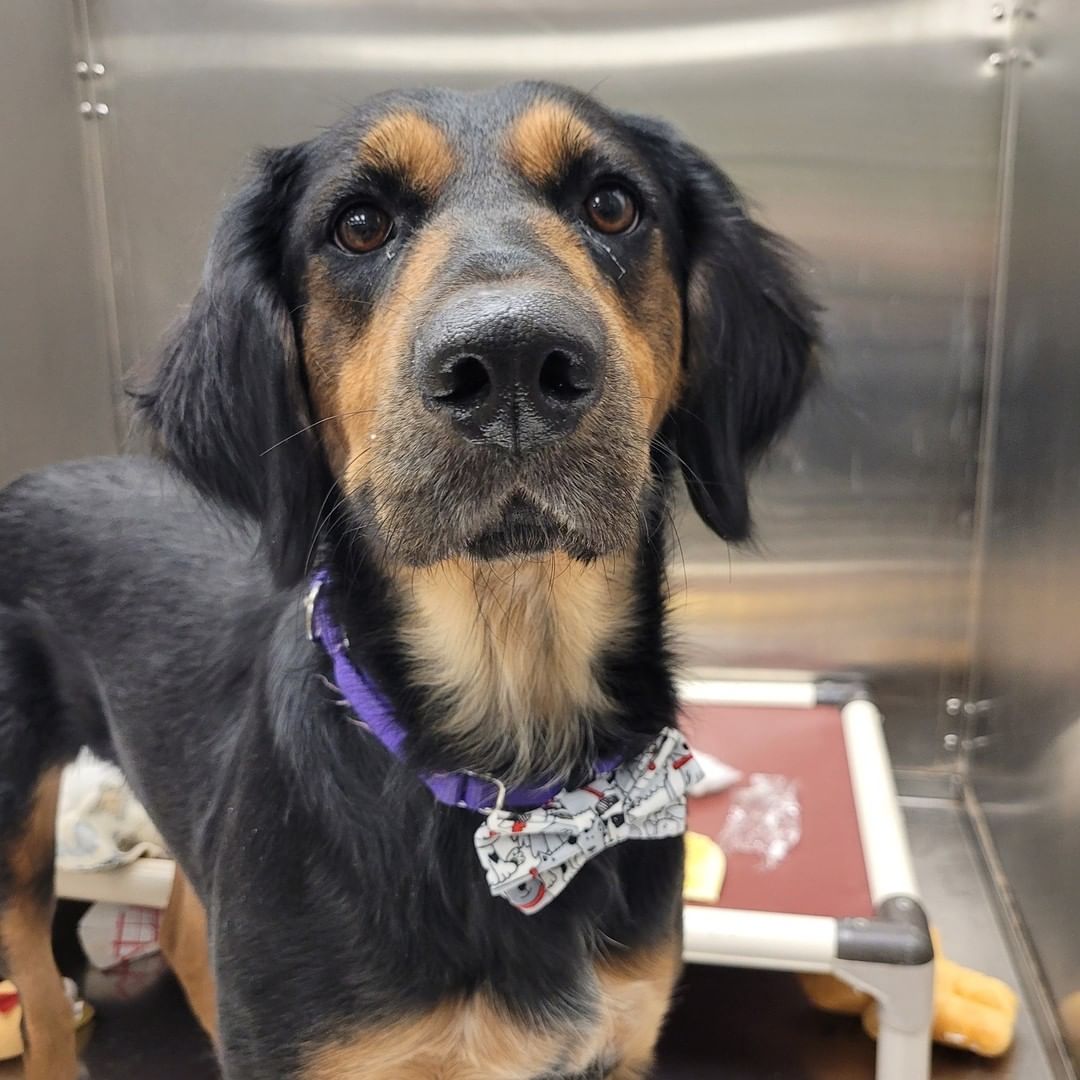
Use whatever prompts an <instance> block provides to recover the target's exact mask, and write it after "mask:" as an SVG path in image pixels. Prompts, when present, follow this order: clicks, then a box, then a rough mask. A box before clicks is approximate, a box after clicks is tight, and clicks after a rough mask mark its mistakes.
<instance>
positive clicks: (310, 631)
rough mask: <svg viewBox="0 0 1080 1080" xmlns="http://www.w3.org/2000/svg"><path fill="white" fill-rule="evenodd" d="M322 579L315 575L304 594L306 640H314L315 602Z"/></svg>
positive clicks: (320, 589) (320, 590) (320, 588)
mask: <svg viewBox="0 0 1080 1080" xmlns="http://www.w3.org/2000/svg"><path fill="white" fill-rule="evenodd" d="M322 587H323V581H322V579H321V578H320V577H316V578H315V579H314V580H313V581H312V583H311V587H310V588H309V589H308V591H307V593H306V594H305V595H304V628H305V629H306V631H307V639H308V641H312V642H314V641H315V640H316V634H315V602H316V601H317V600H318V599H319V593H320V592H322Z"/></svg>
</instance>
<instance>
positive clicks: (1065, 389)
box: [972, 0, 1080, 1064]
mask: <svg viewBox="0 0 1080 1080" xmlns="http://www.w3.org/2000/svg"><path fill="white" fill-rule="evenodd" d="M1029 6H1030V5H1029ZM1030 7H1031V11H1032V14H1033V17H1029V18H1025V19H1023V20H1021V21H1020V22H1018V24H1017V26H1018V30H1019V33H1018V37H1017V40H1016V42H1015V48H1017V49H1018V50H1020V52H1019V56H1020V60H1021V63H1020V64H1018V65H1015V66H1014V68H1013V70H1012V72H1011V73H1010V79H1011V80H1012V82H1013V90H1014V93H1015V104H1016V113H1015V124H1014V125H1013V128H1014V137H1015V154H1014V155H1013V158H1014V160H1015V183H1014V185H1013V198H1012V214H1011V228H1009V229H1008V230H1007V232H1006V238H1007V240H1008V244H1009V249H1008V251H1009V254H1008V258H1007V261H1006V263H1005V270H1006V272H1007V273H1006V275H1005V276H1006V280H1007V292H1006V295H1005V297H1004V300H1005V302H1004V305H1003V315H1004V331H1005V332H1004V337H1003V346H1004V348H1003V351H1002V357H1001V370H1000V384H999V386H997V387H995V390H996V393H995V394H994V396H993V400H994V401H995V402H996V404H997V410H996V411H997V417H996V423H995V424H994V443H995V453H993V455H992V456H991V459H990V462H991V468H990V471H989V473H988V477H987V478H988V480H989V482H990V483H989V491H988V494H989V495H990V496H991V499H990V502H989V506H990V508H991V512H990V514H989V515H988V518H987V522H986V525H987V529H986V532H987V547H986V560H985V572H984V574H983V579H982V590H983V603H982V618H981V621H980V638H979V649H978V655H977V665H976V674H977V680H976V697H977V698H978V699H980V700H981V702H982V705H981V708H980V709H979V713H978V717H977V728H976V730H975V731H974V732H973V734H974V735H975V737H976V743H975V747H974V750H973V753H974V758H973V762H972V774H973V779H974V785H975V790H976V792H977V794H978V796H979V799H980V800H981V803H982V807H983V810H984V812H985V815H986V820H987V823H988V825H989V828H990V832H991V834H992V837H993V841H994V844H995V846H996V848H997V851H998V853H999V855H1000V859H1001V863H1002V865H1003V867H1004V870H1005V872H1006V875H1007V878H1008V881H1009V886H1010V888H1011V890H1012V892H1013V895H1014V896H1015V898H1016V901H1017V905H1018V907H1019V910H1020V913H1021V915H1022V916H1023V919H1024V922H1025V924H1026V926H1027V928H1028V931H1029V933H1030V934H1031V936H1032V938H1033V940H1034V944H1035V946H1036V951H1037V953H1038V955H1039V957H1040V960H1041V962H1042V965H1043V969H1044V973H1045V975H1046V976H1047V980H1048V982H1049V985H1050V987H1051V990H1052V993H1053V996H1054V1004H1055V1005H1056V1006H1057V1007H1058V1009H1059V1010H1060V1012H1061V1014H1062V1018H1063V1019H1064V1020H1065V1024H1064V1026H1065V1028H1066V1031H1067V1033H1068V1034H1070V1035H1071V1042H1072V1049H1073V1053H1074V1055H1075V1056H1076V1057H1077V1061H1078V1064H1080V932H1078V926H1080V920H1078V914H1080V913H1078V904H1077V899H1078V897H1080V609H1078V600H1080V421H1078V418H1077V408H1078V403H1080V304H1078V302H1077V295H1078V292H1080V213H1078V209H1077V192H1078V191H1080V129H1078V127H1077V112H1076V103H1077V100H1078V95H1080V9H1078V7H1077V5H1076V4H1075V3H1071V2H1070V0H1042V2H1041V3H1040V4H1038V5H1037V6H1030ZM1025 61H1027V62H1025Z"/></svg>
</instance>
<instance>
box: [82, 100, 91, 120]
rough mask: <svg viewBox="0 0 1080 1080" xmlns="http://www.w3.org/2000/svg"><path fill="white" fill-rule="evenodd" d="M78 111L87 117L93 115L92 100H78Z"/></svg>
mask: <svg viewBox="0 0 1080 1080" xmlns="http://www.w3.org/2000/svg"><path fill="white" fill-rule="evenodd" d="M79 112H80V113H82V115H83V116H85V117H86V118H87V119H89V118H90V117H91V116H93V115H94V103H93V102H92V101H80V102H79Z"/></svg>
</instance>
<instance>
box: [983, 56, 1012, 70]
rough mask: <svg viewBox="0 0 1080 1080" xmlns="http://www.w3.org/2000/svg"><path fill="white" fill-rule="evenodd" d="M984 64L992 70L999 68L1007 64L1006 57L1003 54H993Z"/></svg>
mask: <svg viewBox="0 0 1080 1080" xmlns="http://www.w3.org/2000/svg"><path fill="white" fill-rule="evenodd" d="M986 62H987V63H988V64H989V65H990V66H991V67H993V68H1000V67H1004V66H1005V64H1006V63H1007V62H1008V57H1007V56H1006V55H1005V53H1003V52H994V53H991V54H990V55H989V56H988V57H987V58H986Z"/></svg>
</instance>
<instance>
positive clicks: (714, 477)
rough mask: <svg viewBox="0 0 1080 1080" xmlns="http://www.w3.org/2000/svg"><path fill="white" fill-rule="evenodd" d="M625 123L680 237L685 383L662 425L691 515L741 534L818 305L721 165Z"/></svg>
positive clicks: (799, 393) (665, 131)
mask: <svg viewBox="0 0 1080 1080" xmlns="http://www.w3.org/2000/svg"><path fill="white" fill-rule="evenodd" d="M630 123H631V125H632V126H633V127H634V129H635V130H636V131H637V133H638V135H639V137H640V138H641V139H642V140H643V142H644V144H645V146H646V147H647V148H648V151H649V153H650V156H651V157H652V159H653V161H654V165H655V167H656V168H657V169H658V171H659V172H660V174H661V175H662V176H663V177H664V178H665V183H666V184H667V185H668V187H669V192H670V194H671V196H672V197H673V199H674V201H675V204H676V206H677V213H678V217H679V223H678V224H679V226H680V227H681V230H682V236H683V243H684V249H683V253H682V258H683V260H684V271H685V275H686V276H685V301H684V307H685V311H684V315H685V320H686V329H685V343H684V372H683V379H684V383H683V392H682V395H681V398H680V400H679V402H678V404H677V406H676V407H675V409H674V410H673V411H672V414H671V416H670V418H669V422H668V424H667V426H666V427H665V431H664V437H665V438H666V439H667V440H669V448H670V449H673V450H674V451H675V453H676V454H677V455H678V458H679V461H680V464H681V467H682V471H683V476H684V478H685V480H686V486H687V489H688V491H689V493H690V499H691V501H692V502H693V504H694V508H695V509H696V510H697V512H698V514H700V516H701V518H702V519H703V520H704V521H705V523H706V524H707V525H708V526H709V527H710V528H711V529H712V530H713V531H714V532H715V533H717V534H718V535H719V536H721V537H723V538H724V539H726V540H732V541H738V540H745V539H748V538H749V536H750V533H751V522H750V506H749V497H748V492H747V474H748V472H749V470H750V469H751V468H752V467H753V465H754V464H755V463H756V461H757V460H758V459H759V458H760V457H761V455H762V454H763V453H764V452H765V450H766V449H767V448H768V447H769V445H770V443H771V442H772V441H773V440H774V439H775V437H776V436H777V435H778V434H779V433H780V432H781V431H782V430H783V428H784V426H785V425H786V424H787V422H788V421H789V420H790V419H791V417H792V416H793V415H794V413H795V410H796V408H797V406H798V404H799V402H800V401H801V400H802V397H803V395H804V393H805V392H806V390H807V388H808V386H809V385H810V383H811V381H812V378H813V375H814V373H815V371H814V368H815V359H814V357H815V350H816V348H817V346H818V344H819V328H818V321H817V312H818V308H817V305H816V304H815V303H814V302H813V301H812V300H810V298H809V297H808V296H807V294H806V293H805V292H804V290H803V287H802V285H801V283H800V282H799V280H798V276H797V274H796V272H795V269H794V265H793V260H792V257H791V253H790V252H789V250H788V249H787V247H786V246H785V244H784V242H783V241H782V240H781V239H780V238H779V237H777V236H776V235H775V234H773V233H771V232H770V231H769V230H768V229H766V228H764V227H763V226H762V225H759V224H758V223H757V222H755V221H754V220H753V219H752V218H751V217H750V216H749V214H748V213H747V210H746V206H745V204H744V203H743V200H742V198H741V196H740V195H739V192H738V190H737V189H736V187H735V185H734V184H733V183H732V182H731V180H730V179H728V177H727V176H726V175H725V174H724V173H723V172H721V171H720V169H718V168H717V167H716V166H715V165H714V164H713V163H712V162H710V161H709V160H708V159H707V158H706V157H705V156H704V155H703V154H702V153H701V152H700V151H699V150H697V149H696V148H694V147H692V146H690V145H688V144H687V143H686V142H684V141H683V140H682V139H681V138H680V137H679V136H678V135H677V134H676V133H675V132H674V131H673V130H672V129H671V128H669V127H668V126H667V125H665V124H661V123H658V122H655V121H651V120H643V119H640V118H630Z"/></svg>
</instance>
